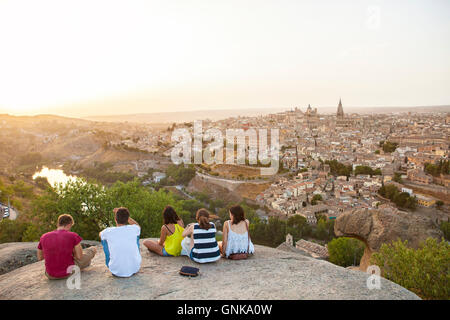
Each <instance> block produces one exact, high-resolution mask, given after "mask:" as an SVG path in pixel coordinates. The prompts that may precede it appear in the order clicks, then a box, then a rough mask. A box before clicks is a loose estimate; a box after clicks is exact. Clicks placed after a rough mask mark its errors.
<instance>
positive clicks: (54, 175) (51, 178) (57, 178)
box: [33, 167, 77, 187]
mask: <svg viewBox="0 0 450 320" xmlns="http://www.w3.org/2000/svg"><path fill="white" fill-rule="evenodd" d="M38 177H42V178H47V180H48V183H50V185H51V186H52V187H55V186H57V185H58V184H60V183H62V184H63V185H65V184H66V183H67V182H69V181H71V180H76V179H77V177H75V176H68V175H66V174H65V173H64V171H62V170H61V169H49V168H47V167H43V168H42V169H41V171H38V172H36V173H35V174H34V175H33V179H36V178H38Z"/></svg>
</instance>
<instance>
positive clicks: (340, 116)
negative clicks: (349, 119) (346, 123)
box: [336, 98, 344, 119]
mask: <svg viewBox="0 0 450 320" xmlns="http://www.w3.org/2000/svg"><path fill="white" fill-rule="evenodd" d="M336 117H338V118H340V119H342V118H344V109H343V108H342V101H341V98H339V105H338V109H337V113H336Z"/></svg>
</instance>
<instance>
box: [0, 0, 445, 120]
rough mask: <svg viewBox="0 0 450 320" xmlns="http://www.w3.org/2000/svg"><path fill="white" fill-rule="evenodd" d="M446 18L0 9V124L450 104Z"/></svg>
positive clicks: (320, 9) (115, 6) (19, 4)
mask: <svg viewBox="0 0 450 320" xmlns="http://www.w3.org/2000/svg"><path fill="white" fill-rule="evenodd" d="M449 9H450V3H449V2H448V1H445V0H444V1H425V0H422V1H360V2H358V3H357V4H356V5H355V3H354V2H347V1H339V2H336V1H325V0H321V1H288V0H286V1H245V2H242V1H155V0H153V1H127V2H125V1H124V2H118V1H117V2H116V1H98V0H97V1H50V0H45V1H26V0H15V1H8V0H6V1H5V0H2V1H0V36H1V39H2V40H1V46H2V48H1V50H0V70H1V72H0V88H1V94H0V112H4V113H12V114H36V113H56V114H63V115H72V116H76V115H79V116H83V115H93V114H101V113H110V114H120V113H130V112H162V111H178V110H183V111H187V110H198V109H208V108H211V109H220V108H222V109H226V108H242V107H248V108H253V107H281V106H295V105H299V104H300V105H305V104H307V103H308V102H311V103H314V104H315V105H328V106H329V105H335V103H336V100H337V99H338V98H339V97H340V96H345V97H346V103H347V104H348V105H365V106H367V105H368V106H384V105H389V106H395V105H400V106H406V105H439V104H447V103H449V101H450V91H449V90H448V88H449V87H450V75H449V70H450V60H449V59H448V57H449V56H450V44H449V42H448V41H447V39H449V38H450V22H449V19H448V17H447V15H448V12H449ZM405 11H408V15H401V13H404V12H405ZM437 48H439V50H437ZM105 101H106V103H105ZM108 101H111V102H114V103H113V104H114V107H108ZM117 101H121V103H117ZM96 106H97V107H96ZM127 106H128V107H127ZM130 106H131V107H130Z"/></svg>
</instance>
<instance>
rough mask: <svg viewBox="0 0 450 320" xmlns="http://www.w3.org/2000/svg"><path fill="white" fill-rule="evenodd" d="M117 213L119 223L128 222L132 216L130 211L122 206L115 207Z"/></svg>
mask: <svg viewBox="0 0 450 320" xmlns="http://www.w3.org/2000/svg"><path fill="white" fill-rule="evenodd" d="M114 211H115V213H116V221H117V223H118V224H128V218H129V217H130V211H128V209H127V208H124V207H121V208H116V209H114Z"/></svg>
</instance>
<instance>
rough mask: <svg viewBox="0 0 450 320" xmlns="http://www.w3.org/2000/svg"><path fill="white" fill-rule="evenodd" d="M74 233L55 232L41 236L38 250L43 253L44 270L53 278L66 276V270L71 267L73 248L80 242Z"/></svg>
mask: <svg viewBox="0 0 450 320" xmlns="http://www.w3.org/2000/svg"><path fill="white" fill-rule="evenodd" d="M81 240H83V239H81V237H80V236H79V235H78V234H76V233H75V232H70V231H66V230H55V231H51V232H47V233H46V234H43V235H42V236H41V239H40V241H39V245H38V249H40V250H42V251H43V252H44V259H45V270H46V271H47V273H48V274H49V275H50V276H52V277H54V278H63V277H66V276H67V275H68V273H67V268H68V267H69V266H73V265H74V264H75V263H74V261H73V248H74V247H75V246H76V245H77V244H79V243H80V242H81Z"/></svg>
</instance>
